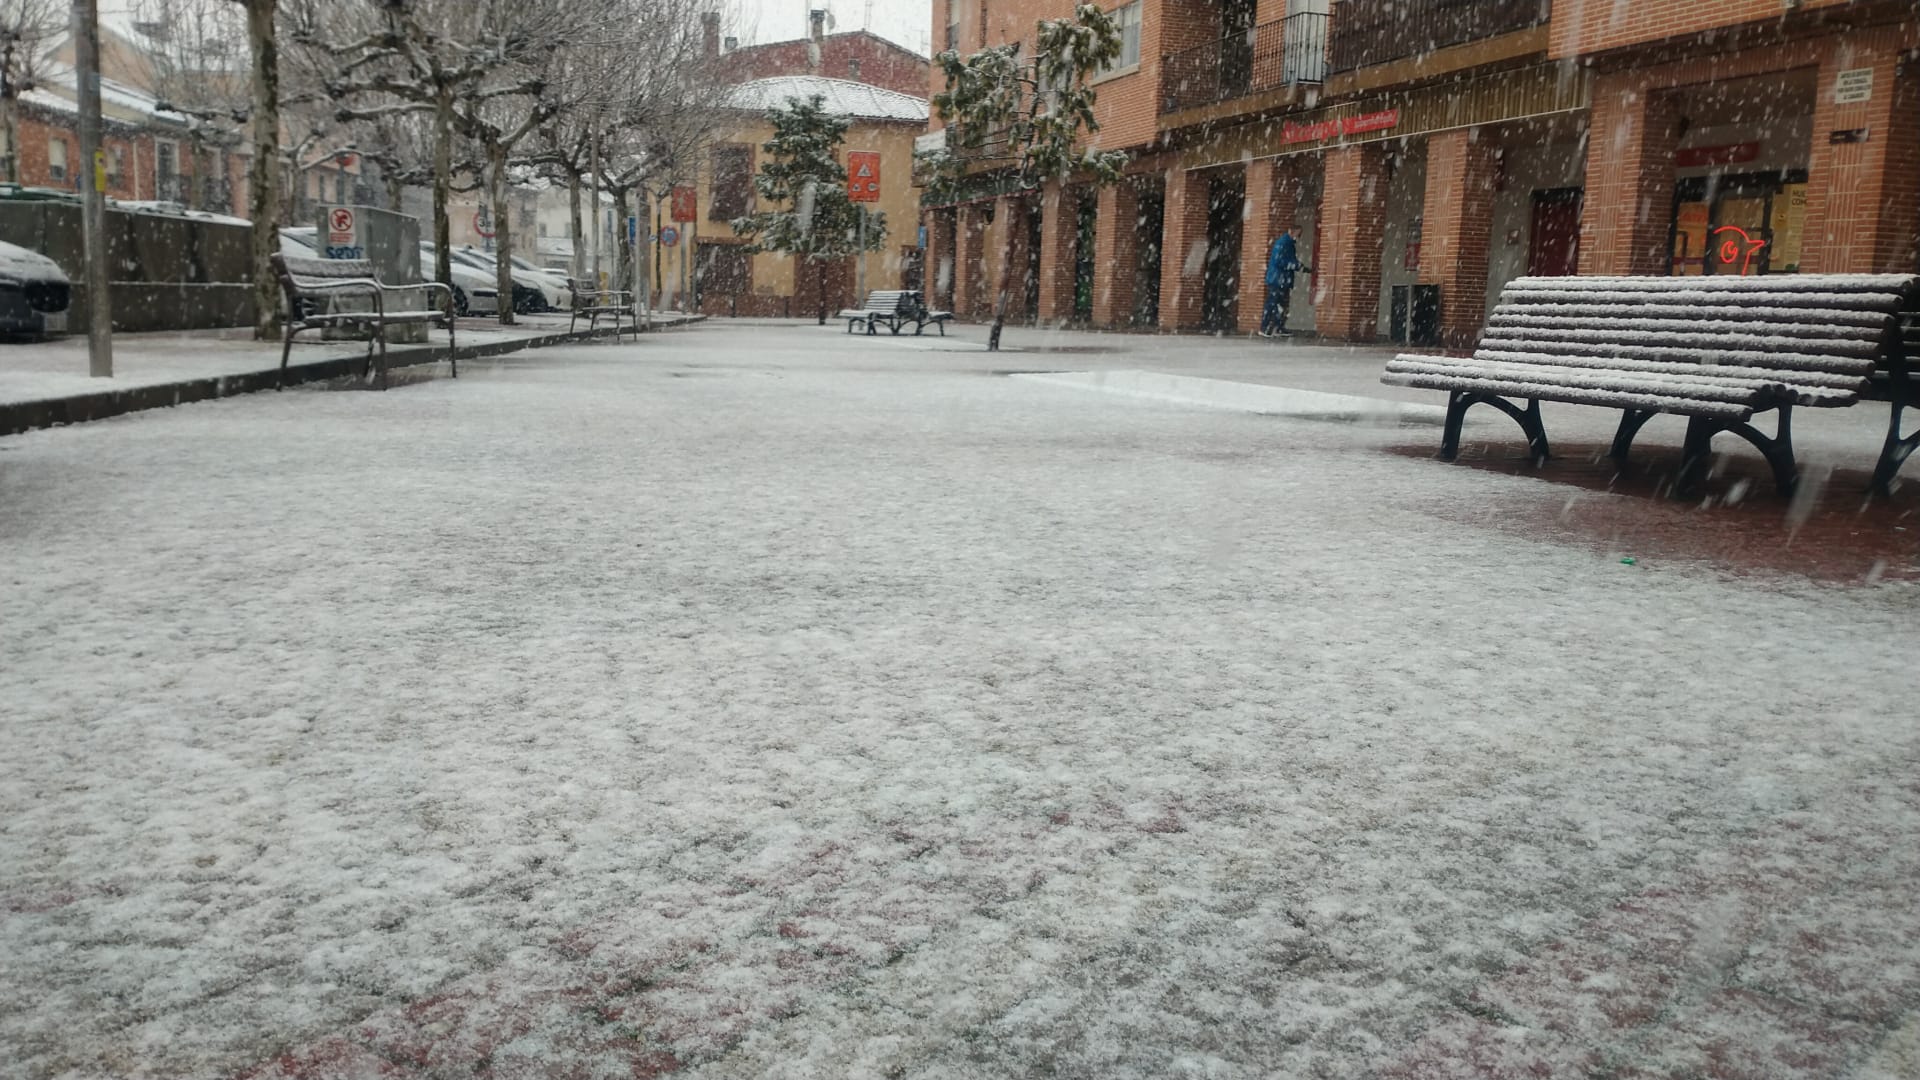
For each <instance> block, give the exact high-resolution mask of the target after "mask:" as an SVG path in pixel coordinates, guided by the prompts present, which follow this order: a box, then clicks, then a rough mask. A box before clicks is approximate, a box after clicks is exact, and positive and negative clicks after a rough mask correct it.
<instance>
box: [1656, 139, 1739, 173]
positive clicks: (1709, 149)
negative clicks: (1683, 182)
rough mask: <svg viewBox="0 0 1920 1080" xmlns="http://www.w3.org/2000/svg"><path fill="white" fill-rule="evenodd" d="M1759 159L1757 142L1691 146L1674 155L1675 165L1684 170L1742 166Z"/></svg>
mask: <svg viewBox="0 0 1920 1080" xmlns="http://www.w3.org/2000/svg"><path fill="white" fill-rule="evenodd" d="M1759 159H1760V144H1759V143H1757V142H1743V143H1728V144H1727V145H1725V146H1690V147H1688V148H1687V149H1685V150H1682V151H1680V152H1678V153H1676V154H1674V155H1673V163H1674V164H1675V165H1676V166H1678V167H1680V168H1682V169H1697V168H1700V167H1701V166H1703V165H1742V164H1745V163H1746V162H1749V161H1758V160H1759Z"/></svg>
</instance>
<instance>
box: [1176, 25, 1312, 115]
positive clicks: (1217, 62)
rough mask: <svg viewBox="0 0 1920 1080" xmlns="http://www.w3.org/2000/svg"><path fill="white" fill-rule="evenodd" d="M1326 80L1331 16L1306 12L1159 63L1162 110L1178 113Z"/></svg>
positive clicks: (1187, 51) (1202, 46) (1229, 36)
mask: <svg viewBox="0 0 1920 1080" xmlns="http://www.w3.org/2000/svg"><path fill="white" fill-rule="evenodd" d="M1326 77H1327V16H1326V15H1325V14H1323V13H1320V12H1311V11H1309V12H1302V13H1300V14H1297V15H1289V16H1287V17H1286V18H1284V19H1276V20H1274V21H1273V22H1270V23H1266V24H1265V25H1262V26H1256V27H1254V28H1253V29H1251V30H1247V31H1244V32H1242V33H1238V34H1231V35H1228V36H1227V37H1223V38H1221V39H1219V40H1218V41H1210V42H1208V43H1207V44H1205V45H1200V46H1197V47H1195V48H1191V49H1185V50H1182V51H1180V52H1177V53H1172V54H1170V55H1168V56H1165V57H1162V58H1161V61H1160V111H1161V112H1162V113H1171V112H1178V111H1180V110H1181V109H1191V108H1194V107H1195V106H1199V105H1212V104H1215V103H1216V102H1221V101H1230V100H1232V99H1234V98H1237V97H1243V96H1245V95H1247V94H1252V93H1257V92H1259V91H1261V90H1272V89H1274V88H1276V87H1281V86H1291V85H1293V84H1295V83H1317V82H1321V81H1323V80H1325V79H1326Z"/></svg>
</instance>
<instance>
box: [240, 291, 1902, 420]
mask: <svg viewBox="0 0 1920 1080" xmlns="http://www.w3.org/2000/svg"><path fill="white" fill-rule="evenodd" d="M292 355H293V316H292V314H288V316H287V337H286V340H285V341H284V342H282V343H281V345H280V379H279V381H278V382H275V383H274V384H273V388H274V389H275V390H284V389H286V385H287V358H288V357H290V356H292ZM1899 422H1900V421H1899V418H1898V415H1897V414H1896V416H1895V419H1894V423H1895V424H1896V425H1897V424H1898V423H1899Z"/></svg>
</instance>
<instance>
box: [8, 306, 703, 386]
mask: <svg viewBox="0 0 1920 1080" xmlns="http://www.w3.org/2000/svg"><path fill="white" fill-rule="evenodd" d="M519 318H520V323H519V325H517V326H512V327H507V326H501V325H500V324H499V323H498V322H495V321H493V320H491V319H481V318H473V319H461V320H460V325H459V327H458V328H457V329H458V333H457V337H458V339H459V343H460V345H461V347H462V348H471V347H473V346H476V345H483V344H494V343H499V342H503V341H513V340H526V339H532V338H539V337H548V336H551V335H553V334H557V333H564V332H565V331H566V330H567V325H568V324H567V316H565V315H556V314H545V315H522V316H520V317H519ZM684 318H685V316H682V315H678V314H672V315H666V316H662V317H661V321H663V322H664V321H668V320H673V321H679V320H681V319H684ZM602 324H603V325H604V320H603V321H602ZM580 325H581V326H582V327H584V326H585V325H586V324H585V322H584V321H583V322H582V323H581V324H580ZM446 343H447V336H446V332H445V331H443V330H437V329H436V330H434V331H433V332H432V334H431V335H430V337H429V338H428V344H429V345H432V346H434V347H438V348H444V347H445V346H446ZM414 347H416V346H394V348H396V349H398V348H414ZM280 348H281V346H280V342H278V341H270V342H258V341H254V340H253V336H252V332H251V331H249V330H190V331H182V332H179V333H151V334H115V335H114V355H113V372H114V374H113V377H112V378H110V379H95V378H92V377H90V376H89V375H88V374H87V339H86V335H85V334H72V335H68V336H66V337H62V338H55V339H52V340H49V341H9V342H0V405H6V404H12V403H15V402H23V401H45V400H48V399H52V398H64V397H76V396H79V395H84V394H98V393H103V392H107V391H112V390H125V389H128V388H131V387H136V386H152V385H155V384H161V383H174V382H183V381H186V380H190V379H209V378H219V377H221V376H223V375H244V374H247V373H250V372H255V371H269V370H272V369H274V368H278V367H279V366H280ZM366 351H367V350H366V344H365V343H364V342H354V341H323V340H321V338H320V335H319V334H318V333H308V334H306V335H304V336H302V337H299V338H296V339H294V343H293V353H292V354H291V356H290V357H289V360H288V362H289V363H290V364H293V365H295V366H298V365H301V364H311V363H316V362H319V361H325V360H333V359H338V358H340V357H360V356H365V355H366Z"/></svg>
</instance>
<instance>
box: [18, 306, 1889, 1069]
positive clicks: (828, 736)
mask: <svg viewBox="0 0 1920 1080" xmlns="http://www.w3.org/2000/svg"><path fill="white" fill-rule="evenodd" d="M983 337H984V332H983V331H982V330H981V328H978V327H957V328H955V333H954V336H952V337H949V338H946V339H941V338H937V337H935V338H911V337H902V338H894V337H890V336H886V335H882V336H879V337H874V338H868V337H864V336H851V337H850V336H848V335H847V334H845V333H843V332H841V330H840V328H837V327H833V326H828V327H824V328H823V327H817V326H814V325H812V324H811V323H806V322H755V321H746V320H741V321H728V320H715V321H710V322H707V323H703V324H699V325H693V326H687V327H682V328H679V329H676V330H672V331H668V332H663V333H658V334H652V335H647V336H645V337H643V338H642V339H641V340H640V341H639V342H637V343H633V342H627V343H620V344H614V343H610V342H593V343H582V344H572V345H564V346H557V347H553V348H547V349H541V350H537V351H529V352H524V353H515V354H511V355H507V356H502V357H497V358H488V359H480V360H475V361H472V362H470V363H463V364H462V365H461V372H460V378H459V379H458V380H450V379H446V378H442V377H435V373H434V371H433V369H431V368H420V369H414V370H413V371H412V372H411V374H410V376H409V377H407V378H403V379H398V380H396V386H395V388H394V389H392V390H389V391H387V392H385V393H377V392H368V391H364V390H360V389H357V388H354V387H352V386H351V385H342V384H310V385H308V386H304V387H298V388H293V389H289V390H288V391H286V392H284V393H277V394H274V393H268V394H254V395H249V396H243V397H238V398H231V399H227V400H222V401H215V402H206V403H200V404H193V405H186V406H182V407H179V408H173V409H161V410H154V411H149V412H144V413H139V414H136V415H130V416H125V417H120V418H116V419H112V420H105V421H99V422H95V423H89V424H82V425H76V426H72V427H65V428H56V429H50V430H41V431H33V432H28V433H25V434H21V435H16V436H10V437H6V438H0V586H4V587H0V1078H5V1080H16V1078H18V1080H26V1078H33V1080H53V1078H62V1080H66V1078H74V1080H93V1078H108V1077H116V1078H117V1077H165V1078H173V1077H181V1078H188V1077H191V1078H204V1077H212V1078H222V1077H250V1078H259V1080H266V1078H292V1077H304V1078H313V1080H320V1078H358V1077H379V1076H390V1077H448V1078H451V1077H462V1078H465V1077H494V1078H502V1080H504V1078H510V1077H511V1078H533V1077H556V1078H557V1077H603V1076H605V1077H613V1076H619V1077H645V1076H664V1075H672V1076H676V1077H678V1076H686V1077H714V1078H718V1077H742V1078H744V1077H762V1076H768V1077H796V1078H797V1077H822V1078H851V1077H916V1078H917V1077H928V1078H948V1077H951V1078H960V1077H980V1078H1000V1077H1027V1076H1036V1077H1037V1076H1055V1077H1084V1078H1100V1080H1118V1078H1142V1080H1146V1078H1159V1077H1175V1076H1194V1077H1219V1078H1240V1077H1247V1078H1252V1077H1276V1076H1278V1077H1313V1078H1343V1077H1356V1076H1379V1077H1394V1078H1449V1077H1461V1078H1466V1077H1489V1078H1503V1077H1599V1078H1609V1080H1629V1078H1635V1080H1637V1078H1654V1077H1669V1078H1676V1080H1678V1078H1692V1077H1717V1078H1725V1077H1743V1078H1747V1077H1751V1078H1763V1077H1768V1078H1771V1077H1796V1078H1797V1077H1807V1078H1813V1077H1821V1078H1827V1077H1847V1078H1853V1080H1895V1078H1903V1077H1904V1078H1909V1080H1911V1078H1912V1077H1915V1076H1916V1075H1920V1011H1917V1007H1920V903H1915V895H1916V885H1920V842H1917V841H1920V782H1916V779H1915V778H1916V776H1920V771H1916V765H1917V764H1920V727H1916V725H1915V724H1914V722H1913V705H1912V703H1913V685H1914V680H1913V672H1914V658H1915V656H1916V655H1920V618H1916V610H1917V609H1916V601H1920V593H1917V592H1916V589H1920V585H1916V583H1915V580H1914V574H1913V571H1914V570H1915V569H1916V567H1920V562H1916V554H1915V551H1914V549H1913V547H1912V540H1911V539H1908V538H1907V537H1909V536H1911V534H1908V533H1907V532H1906V530H1907V529H1908V528H1909V527H1911V528H1912V529H1914V530H1920V513H1917V512H1915V507H1916V506H1920V500H1917V499H1916V496H1915V494H1914V491H1913V489H1912V487H1909V488H1908V489H1907V490H1905V491H1903V492H1901V493H1897V495H1896V497H1895V499H1894V500H1893V501H1891V502H1888V503H1884V504H1881V505H1879V506H1877V507H1875V508H1872V509H1871V510H1864V509H1861V507H1863V506H1864V504H1863V502H1862V500H1860V499H1859V497H1858V496H1857V495H1856V494H1852V489H1851V488H1848V487H1847V486H1846V485H1847V484H1848V483H1850V482H1851V479H1852V477H1853V475H1854V473H1855V472H1857V470H1858V469H1859V468H1860V467H1861V463H1862V462H1867V463H1870V462H1871V461H1872V459H1873V454H1874V452H1875V451H1877V449H1878V437H1879V433H1878V425H1882V424H1884V420H1885V413H1884V411H1882V410H1879V409H1878V408H1875V409H1872V410H1869V409H1867V408H1860V409H1853V410H1847V411H1846V412H1845V414H1841V413H1834V414H1831V415H1811V416H1808V417H1806V419H1805V421H1804V423H1803V424H1802V427H1801V435H1802V437H1803V444H1804V446H1805V449H1806V453H1807V458H1808V461H1809V464H1810V469H1812V470H1813V471H1814V472H1816V473H1817V474H1818V475H1819V476H1822V477H1828V478H1830V482H1828V483H1826V484H1825V485H1824V486H1823V485H1821V484H1813V485H1810V487H1812V488H1813V489H1814V490H1815V492H1816V494H1819V493H1821V492H1824V495H1823V496H1822V497H1823V499H1824V501H1823V502H1821V504H1820V505H1819V506H1818V507H1808V506H1796V505H1794V504H1789V503H1787V502H1786V501H1785V500H1779V499H1777V498H1775V497H1773V496H1772V495H1771V494H1770V493H1766V492H1761V491H1755V492H1754V493H1753V494H1751V495H1748V496H1746V498H1745V499H1744V501H1743V502H1741V503H1740V505H1738V506H1734V507H1732V508H1731V509H1732V511H1733V516H1727V515H1718V512H1717V511H1716V510H1714V509H1713V508H1712V507H1702V506H1695V505H1693V504H1676V503H1673V502H1672V501H1671V500H1655V499H1654V498H1653V497H1652V496H1651V495H1649V494H1647V493H1645V492H1639V491H1637V490H1623V491H1609V490H1608V483H1606V482H1602V483H1595V484H1588V483H1585V482H1579V481H1576V482H1563V481H1561V480H1556V479H1555V478H1554V476H1553V475H1551V474H1550V473H1543V474H1535V473H1533V472H1532V471H1530V470H1527V469H1524V468H1520V467H1518V466H1515V467H1507V466H1506V465H1504V464H1501V463H1500V462H1498V461H1497V460H1490V459H1497V458H1498V452H1497V451H1486V450H1485V449H1484V448H1485V447H1487V446H1489V445H1492V446H1495V447H1499V446H1503V445H1504V446H1505V448H1506V451H1507V452H1515V451H1516V444H1517V443H1518V441H1519V440H1518V435H1517V429H1515V428H1513V427H1511V425H1509V424H1506V422H1505V421H1499V423H1496V422H1495V421H1496V420H1499V418H1498V417H1490V418H1480V419H1479V420H1478V422H1477V423H1476V424H1475V425H1474V426H1472V427H1471V428H1470V429H1469V442H1470V443H1471V444H1473V445H1474V446H1475V447H1478V448H1480V449H1477V450H1476V451H1475V453H1476V454H1478V455H1479V456H1480V461H1479V463H1478V464H1474V463H1468V464H1460V465H1443V464H1441V463H1438V462H1435V461H1433V460H1431V453H1432V449H1433V447H1434V446H1436V445H1437V443H1438V440H1439V430H1438V428H1437V427H1435V426H1433V425H1432V424H1431V423H1430V422H1427V419H1428V418H1426V417H1425V414H1424V413H1423V412H1422V410H1418V409H1416V410H1407V411H1401V410H1400V406H1401V405H1419V406H1431V405H1434V404H1437V401H1436V399H1437V397H1438V395H1434V394H1427V393H1421V392H1418V391H1406V390H1400V389H1395V388H1389V387H1382V386H1379V385H1378V383H1377V379H1378V374H1379V371H1380V365H1381V363H1382V361H1383V359H1384V357H1385V355H1386V354H1385V353H1383V352H1380V351H1378V350H1347V349H1335V348H1315V347H1312V346H1308V345H1294V344H1284V345H1275V344H1272V343H1268V342H1257V341H1245V340H1240V341H1215V340H1211V339H1196V338H1155V337H1111V336H1100V335H1085V334H1042V333H1040V332H1037V331H1033V330H1021V329H1018V328H1013V329H1009V330H1008V333H1007V341H1008V344H1009V346H1010V349H1009V351H1004V352H1001V353H995V354H990V353H987V352H985V351H984V350H983V348H982V346H981V344H980V341H981V339H982V338H983ZM0 362H4V361H0ZM1060 372H1070V373H1089V372H1107V373H1110V374H1109V375H1108V376H1107V377H1105V378H1104V379H1101V378H1093V379H1088V378H1082V379H1081V380H1080V382H1081V383H1083V384H1090V385H1076V384H1075V381H1074V380H1073V379H1063V378H1060V377H1058V376H1057V375H1056V376H1055V377H1052V378H1041V379H1036V378H1014V377H1010V376H1011V375H1013V374H1014V373H1030V374H1031V373H1060ZM1142 372H1144V373H1151V374H1152V375H1153V376H1154V378H1144V377H1143V376H1141V375H1139V374H1137V373H1142ZM1162 376H1181V377H1185V378H1187V379H1193V380H1202V379H1204V380H1209V381H1211V382H1214V383H1218V384H1222V385H1221V386H1220V387H1216V388H1215V390H1214V391H1211V392H1209V394H1207V395H1201V397H1204V398H1206V399H1207V400H1200V398H1193V399H1191V400H1178V401H1176V400H1169V398H1172V397H1177V396H1179V395H1173V394H1168V393H1164V392H1162V391H1164V389H1165V387H1166V386H1167V385H1170V384H1167V383H1166V382H1165V381H1164V380H1163V379H1161V378H1160V377H1162ZM1101 383H1106V384H1109V385H1106V386H1104V387H1103V386H1102V385H1091V384H1101ZM1182 385H1186V384H1182ZM1249 385H1250V386H1254V387H1256V388H1258V392H1256V391H1254V390H1249V391H1245V393H1244V399H1245V403H1244V404H1237V403H1236V399H1235V393H1236V392H1235V391H1234V390H1233V389H1232V388H1233V387H1235V386H1249ZM1156 388H1157V389H1156ZM1275 388H1281V389H1283V390H1298V391H1313V392H1317V393H1321V394H1335V395H1344V396H1348V397H1356V396H1357V397H1367V398H1372V399H1375V400H1376V401H1377V402H1378V403H1380V404H1381V405H1382V406H1383V407H1385V408H1386V411H1385V412H1379V411H1373V412H1367V411H1363V412H1362V413H1361V414H1360V415H1357V416H1346V415H1338V416H1331V417H1330V415H1329V410H1327V409H1324V408H1322V409H1318V411H1317V413H1316V409H1315V408H1307V407H1300V408H1296V407H1295V405H1296V404H1298V403H1299V402H1301V401H1304V400H1306V399H1303V398H1300V397H1298V396H1297V395H1290V394H1287V393H1284V392H1283V393H1278V394H1274V393H1267V392H1266V391H1271V390H1274V389H1275ZM1109 391H1111V392H1109ZM1156 393H1158V394H1159V397H1158V398H1156V397H1155V394H1156ZM1289 402H1292V403H1294V404H1289ZM1309 404H1311V402H1309ZM1807 411H1808V412H1809V413H1813V412H1816V411H1815V410H1807ZM1331 412H1332V413H1339V412H1340V410H1338V409H1335V410H1331ZM1548 416H1549V428H1550V430H1552V431H1554V432H1555V434H1556V437H1557V438H1559V439H1560V440H1561V441H1562V442H1563V444H1564V445H1565V446H1567V447H1568V448H1570V449H1569V459H1570V460H1569V465H1568V470H1569V472H1570V473H1571V474H1574V475H1576V476H1578V475H1584V474H1583V473H1582V469H1583V468H1587V467H1588V466H1583V465H1582V464H1581V458H1580V455H1581V453H1583V452H1584V450H1585V448H1590V447H1592V446H1600V445H1604V442H1605V439H1606V437H1607V435H1608V434H1610V431H1611V419H1610V418H1609V417H1607V416H1606V415H1604V414H1601V413H1599V412H1598V411H1595V410H1587V411H1584V412H1583V411H1581V410H1575V409H1566V410H1550V411H1549V414H1548ZM1796 420H1797V421H1798V420H1799V418H1796ZM1502 425H1505V426H1502ZM1663 440H1664V442H1663ZM1678 441H1679V430H1678V425H1677V424H1676V425H1675V426H1674V427H1673V428H1672V429H1671V430H1665V429H1661V428H1660V426H1659V425H1655V426H1654V427H1650V428H1649V429H1648V435H1647V437H1646V447H1647V449H1646V451H1645V453H1646V456H1647V457H1648V459H1649V461H1650V462H1651V464H1650V465H1649V466H1648V468H1649V469H1658V468H1660V467H1662V466H1661V465H1660V462H1661V460H1662V457H1661V455H1662V453H1663V451H1662V447H1663V446H1664V447H1666V448H1667V451H1668V452H1670V451H1671V449H1672V448H1673V447H1676V446H1677V445H1678ZM1730 467H1731V468H1733V469H1734V470H1735V471H1738V467H1739V462H1738V461H1737V460H1735V461H1733V462H1731V463H1730ZM1648 484H1650V485H1653V484H1655V481H1653V480H1649V481H1648ZM1628 486H1629V487H1631V485H1628ZM1721 497H1722V498H1723V499H1724V495H1723V496H1721ZM1862 514H1865V515H1868V516H1867V517H1862V516H1861V515H1862ZM1740 515H1744V516H1740ZM1596 521H1600V522H1604V523H1605V524H1601V525H1595V524H1594V522H1596ZM1809 522H1811V523H1812V524H1808V523H1809ZM1863 522H1867V523H1866V524H1863ZM1807 530H1813V531H1807ZM1819 530H1825V531H1819ZM1729 532H1734V533H1738V534H1739V535H1741V536H1743V537H1745V538H1746V541H1745V542H1744V543H1743V544H1738V545H1732V546H1731V547H1713V546H1711V545H1707V546H1703V545H1702V544H1701V543H1699V542H1697V541H1698V540H1699V539H1700V537H1701V536H1705V535H1708V534H1711V535H1714V536H1722V535H1726V534H1728V533H1729ZM1862 532H1865V533H1870V534H1871V535H1868V536H1865V537H1864V538H1862V537H1858V536H1855V537H1854V538H1853V540H1848V539H1847V536H1849V535H1851V534H1855V533H1862ZM1854 542H1857V543H1858V544H1859V545H1862V546H1860V547H1859V559H1860V561H1861V566H1860V567H1856V566H1853V565H1852V564H1847V566H1846V567H1845V568H1843V569H1842V570H1839V571H1832V572H1827V571H1831V570H1832V565H1833V564H1832V561H1831V560H1827V561H1825V562H1822V561H1821V559H1820V554H1819V551H1818V550H1815V551H1812V552H1809V551H1808V550H1807V549H1808V548H1809V547H1812V548H1815V549H1818V548H1820V547H1821V545H1823V544H1828V543H1832V544H1844V543H1854ZM1760 547H1764V548H1766V549H1767V555H1766V557H1765V558H1760V559H1757V560H1756V559H1750V558H1747V557H1746V556H1744V555H1741V554H1739V552H1740V551H1743V550H1751V549H1755V548H1760ZM1848 550H1849V551H1851V550H1853V549H1848ZM1779 552H1784V554H1778V553H1779ZM1801 559H1808V560H1812V561H1810V562H1807V563H1806V564H1805V565H1803V564H1802V563H1801V562H1798V561H1796V560H1801ZM1866 566H1870V567H1871V569H1867V570H1862V569H1861V567H1866ZM1820 567H1826V568H1827V570H1821V569H1819V568H1820Z"/></svg>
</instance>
